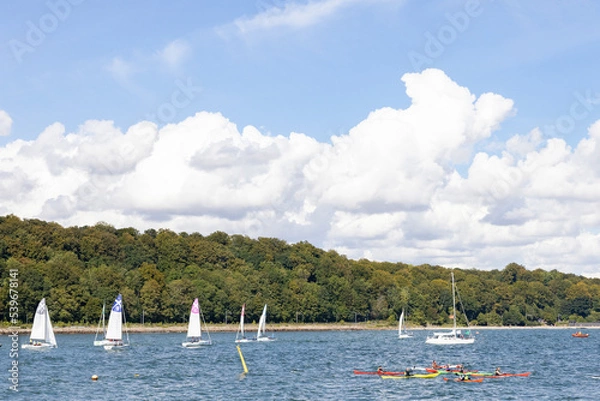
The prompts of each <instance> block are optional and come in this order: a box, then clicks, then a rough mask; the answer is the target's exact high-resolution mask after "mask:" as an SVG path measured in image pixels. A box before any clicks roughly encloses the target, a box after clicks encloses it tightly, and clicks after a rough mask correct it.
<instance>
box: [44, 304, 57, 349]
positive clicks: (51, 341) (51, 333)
mask: <svg viewBox="0 0 600 401" xmlns="http://www.w3.org/2000/svg"><path fill="white" fill-rule="evenodd" d="M46 342H47V343H48V344H50V345H52V346H53V347H56V338H55V337H54V330H53V329H52V322H51V321H50V314H49V313H48V309H46Z"/></svg>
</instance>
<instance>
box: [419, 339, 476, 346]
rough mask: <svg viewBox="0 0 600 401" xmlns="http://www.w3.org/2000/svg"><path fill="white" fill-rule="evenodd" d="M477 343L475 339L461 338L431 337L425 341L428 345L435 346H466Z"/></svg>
mask: <svg viewBox="0 0 600 401" xmlns="http://www.w3.org/2000/svg"><path fill="white" fill-rule="evenodd" d="M474 342H475V339H474V338H459V337H453V338H450V337H446V338H445V337H440V338H436V337H430V338H428V339H426V340H425V343H426V344H434V345H465V344H473V343H474Z"/></svg>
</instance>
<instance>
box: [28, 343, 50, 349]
mask: <svg viewBox="0 0 600 401" xmlns="http://www.w3.org/2000/svg"><path fill="white" fill-rule="evenodd" d="M21 348H22V349H33V350H46V349H50V348H56V345H52V344H48V343H41V344H23V345H21Z"/></svg>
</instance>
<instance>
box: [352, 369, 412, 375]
mask: <svg viewBox="0 0 600 401" xmlns="http://www.w3.org/2000/svg"><path fill="white" fill-rule="evenodd" d="M354 374H355V375H379V376H381V375H386V376H400V375H403V374H404V372H390V371H386V370H384V371H383V372H378V371H376V370H375V371H373V370H370V371H365V370H356V369H354Z"/></svg>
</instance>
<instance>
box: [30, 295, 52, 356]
mask: <svg viewBox="0 0 600 401" xmlns="http://www.w3.org/2000/svg"><path fill="white" fill-rule="evenodd" d="M52 347H56V338H55V337H54V330H53V329H52V322H51V321H50V313H48V308H47V307H46V298H42V300H41V301H40V303H39V304H38V307H37V309H36V311H35V316H34V317H33V326H32V327H31V335H30V337H29V344H23V345H22V348H29V349H43V348H52Z"/></svg>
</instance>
